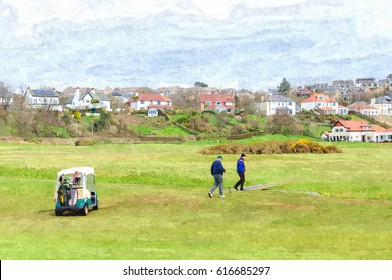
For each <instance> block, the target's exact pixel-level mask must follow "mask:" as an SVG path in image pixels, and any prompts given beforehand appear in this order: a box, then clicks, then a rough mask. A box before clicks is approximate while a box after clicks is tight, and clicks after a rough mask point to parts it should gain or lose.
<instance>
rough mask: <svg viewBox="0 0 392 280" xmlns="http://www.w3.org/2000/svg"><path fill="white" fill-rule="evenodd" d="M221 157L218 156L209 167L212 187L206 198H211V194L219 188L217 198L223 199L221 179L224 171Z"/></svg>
mask: <svg viewBox="0 0 392 280" xmlns="http://www.w3.org/2000/svg"><path fill="white" fill-rule="evenodd" d="M222 160H223V158H222V156H218V157H217V158H216V160H215V161H214V162H213V163H212V165H211V175H212V176H214V185H213V186H212V188H211V190H210V192H209V193H208V196H209V197H211V198H212V193H213V192H214V191H215V189H216V188H217V187H218V186H219V197H222V198H223V197H225V196H224V195H223V178H222V175H223V173H224V172H226V170H225V169H224V168H223V166H222Z"/></svg>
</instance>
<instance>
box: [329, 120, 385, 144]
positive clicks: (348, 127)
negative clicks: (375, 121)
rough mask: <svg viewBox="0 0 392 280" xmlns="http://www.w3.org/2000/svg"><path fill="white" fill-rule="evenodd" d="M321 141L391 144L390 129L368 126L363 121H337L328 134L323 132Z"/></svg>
mask: <svg viewBox="0 0 392 280" xmlns="http://www.w3.org/2000/svg"><path fill="white" fill-rule="evenodd" d="M321 137H322V139H325V138H326V137H327V138H328V141H349V142H392V129H385V128H382V127H380V126H378V125H369V124H368V123H367V122H366V121H364V120H349V121H346V120H338V121H337V122H336V123H335V124H334V125H333V126H332V130H331V131H329V132H323V133H322V135H321Z"/></svg>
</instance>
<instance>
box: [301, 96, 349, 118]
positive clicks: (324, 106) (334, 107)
mask: <svg viewBox="0 0 392 280" xmlns="http://www.w3.org/2000/svg"><path fill="white" fill-rule="evenodd" d="M318 109H320V110H323V112H324V113H325V114H339V112H344V111H342V110H340V111H339V104H338V102H337V101H336V100H335V99H333V98H331V97H329V96H327V95H325V94H323V93H315V94H312V95H311V96H309V97H308V98H306V99H305V100H304V101H302V102H301V110H306V111H310V110H318Z"/></svg>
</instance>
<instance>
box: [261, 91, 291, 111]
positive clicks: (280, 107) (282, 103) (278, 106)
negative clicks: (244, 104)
mask: <svg viewBox="0 0 392 280" xmlns="http://www.w3.org/2000/svg"><path fill="white" fill-rule="evenodd" d="M295 106H296V104H295V102H294V101H293V100H292V99H290V98H287V97H284V96H282V95H271V96H268V97H266V99H265V100H264V101H261V103H260V108H259V110H260V112H261V113H262V114H263V115H266V116H272V115H275V114H276V113H277V112H285V113H287V114H289V115H295V111H296V110H295Z"/></svg>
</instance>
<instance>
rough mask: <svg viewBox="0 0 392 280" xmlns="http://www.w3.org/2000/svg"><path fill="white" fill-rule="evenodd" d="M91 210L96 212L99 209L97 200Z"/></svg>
mask: <svg viewBox="0 0 392 280" xmlns="http://www.w3.org/2000/svg"><path fill="white" fill-rule="evenodd" d="M93 209H94V210H98V209H99V207H98V200H97V205H95V206H93Z"/></svg>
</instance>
